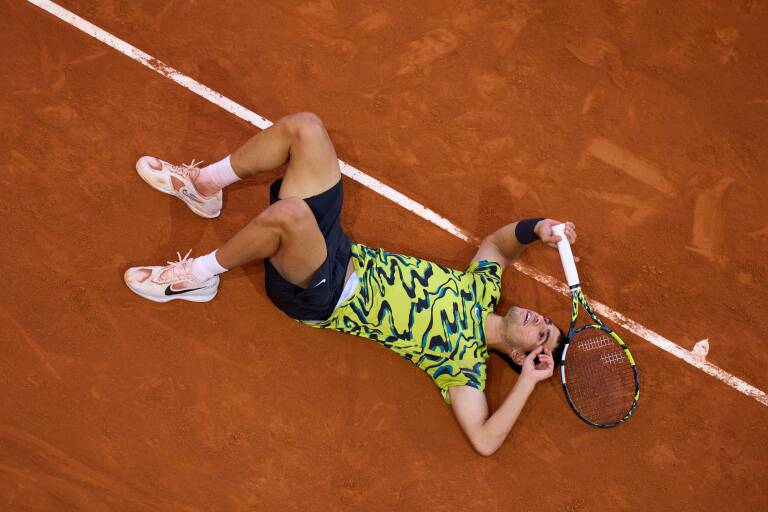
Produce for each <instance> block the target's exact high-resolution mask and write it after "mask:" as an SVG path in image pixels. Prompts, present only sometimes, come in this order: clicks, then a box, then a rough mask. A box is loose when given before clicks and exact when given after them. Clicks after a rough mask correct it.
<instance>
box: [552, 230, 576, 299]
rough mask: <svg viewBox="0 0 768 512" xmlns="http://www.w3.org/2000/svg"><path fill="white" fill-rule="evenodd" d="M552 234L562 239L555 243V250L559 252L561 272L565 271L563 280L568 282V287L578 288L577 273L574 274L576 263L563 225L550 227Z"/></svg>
mask: <svg viewBox="0 0 768 512" xmlns="http://www.w3.org/2000/svg"><path fill="white" fill-rule="evenodd" d="M552 232H553V233H554V234H555V235H556V236H559V237H561V238H562V240H560V241H559V242H557V250H558V251H559V252H560V262H561V263H562V264H563V270H565V280H566V281H568V286H570V287H574V286H578V285H579V273H578V272H576V262H575V261H574V260H573V252H572V251H571V244H570V242H568V238H566V236H565V224H558V225H556V226H552Z"/></svg>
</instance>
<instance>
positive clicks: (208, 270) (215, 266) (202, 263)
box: [192, 251, 229, 282]
mask: <svg viewBox="0 0 768 512" xmlns="http://www.w3.org/2000/svg"><path fill="white" fill-rule="evenodd" d="M227 270H229V269H226V268H224V267H222V266H221V265H220V264H219V261H218V260H217V259H216V251H213V252H211V253H208V254H206V255H205V256H200V257H199V258H195V259H194V260H193V261H192V275H193V276H195V279H197V280H198V281H201V282H203V281H207V280H209V279H210V278H212V277H213V276H217V275H219V274H221V273H223V272H226V271H227Z"/></svg>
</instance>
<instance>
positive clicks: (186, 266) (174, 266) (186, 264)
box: [158, 249, 194, 283]
mask: <svg viewBox="0 0 768 512" xmlns="http://www.w3.org/2000/svg"><path fill="white" fill-rule="evenodd" d="M190 254H192V249H190V250H189V251H187V254H185V255H184V257H182V256H181V253H180V252H176V256H178V258H179V259H178V261H169V262H167V263H168V266H167V267H165V268H164V269H163V271H162V273H161V274H160V276H162V277H160V278H159V279H158V281H159V282H161V283H176V282H178V281H188V280H190V279H194V276H193V275H192V261H193V260H194V258H190V257H189V255H190ZM169 276H170V279H169Z"/></svg>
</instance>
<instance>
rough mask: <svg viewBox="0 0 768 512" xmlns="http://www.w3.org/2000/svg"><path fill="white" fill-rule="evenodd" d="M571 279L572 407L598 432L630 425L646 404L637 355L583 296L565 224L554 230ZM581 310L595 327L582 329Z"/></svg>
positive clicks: (567, 364) (568, 373)
mask: <svg viewBox="0 0 768 512" xmlns="http://www.w3.org/2000/svg"><path fill="white" fill-rule="evenodd" d="M552 231H553V232H554V234H555V235H557V236H560V237H561V240H560V241H559V242H558V243H557V249H558V251H559V252H560V261H561V262H562V264H563V270H565V278H566V280H567V281H568V286H569V287H570V289H571V297H572V303H571V325H570V327H569V328H568V336H567V340H566V343H565V348H564V349H563V355H562V356H561V359H560V380H561V381H562V383H563V391H565V398H566V400H568V405H570V406H571V409H573V412H575V413H576V415H577V416H578V417H579V418H581V419H582V420H584V421H585V422H587V423H589V424H590V425H592V426H594V427H600V428H610V427H615V426H617V425H619V424H621V423H623V422H625V421H627V420H628V419H629V417H630V416H631V415H632V413H633V412H634V410H635V408H636V407H637V401H638V399H639V398H640V379H639V378H638V376H637V366H636V365H635V360H634V358H633V357H632V354H631V353H630V352H629V348H627V346H626V344H624V342H623V341H622V339H621V338H620V337H619V335H618V334H616V333H615V332H614V331H613V330H612V329H611V328H609V327H608V326H606V325H605V324H604V323H603V321H602V320H600V318H599V317H598V316H597V315H596V314H595V312H594V311H592V308H591V307H590V306H589V303H588V302H587V299H586V298H584V294H583V293H582V292H581V284H580V282H579V274H578V272H576V263H575V262H574V260H573V253H572V252H571V244H570V243H569V242H568V239H567V238H566V236H565V224H558V225H556V226H553V228H552ZM579 305H581V309H583V310H584V311H586V312H587V314H588V315H589V317H590V319H591V321H592V322H593V323H588V324H586V325H582V326H581V327H578V328H577V327H576V319H577V317H578V315H579V310H580V308H579Z"/></svg>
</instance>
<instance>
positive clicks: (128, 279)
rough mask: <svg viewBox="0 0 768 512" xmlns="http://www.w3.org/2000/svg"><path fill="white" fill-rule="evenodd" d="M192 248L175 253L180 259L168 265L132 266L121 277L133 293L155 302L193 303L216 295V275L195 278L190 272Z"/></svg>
mask: <svg viewBox="0 0 768 512" xmlns="http://www.w3.org/2000/svg"><path fill="white" fill-rule="evenodd" d="M190 252H192V251H191V250H190V251H189V252H188V253H187V254H186V255H185V256H184V257H183V258H182V257H181V254H179V253H176V254H177V256H178V257H179V261H174V262H171V261H169V262H168V265H166V266H164V267H161V266H159V265H158V266H148V267H131V268H129V269H128V270H126V271H125V275H124V276H123V279H124V280H125V284H127V285H128V288H130V289H131V290H132V291H133V292H134V293H136V294H138V295H141V296H142V297H144V298H145V299H149V300H152V301H155V302H169V301H172V300H176V299H184V300H190V301H192V302H208V301H209V300H211V299H213V298H214V297H215V296H216V293H217V292H218V290H219V276H213V277H212V278H210V279H208V280H207V281H198V280H197V278H195V276H194V275H192V262H193V261H194V258H190V257H189V254H190Z"/></svg>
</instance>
